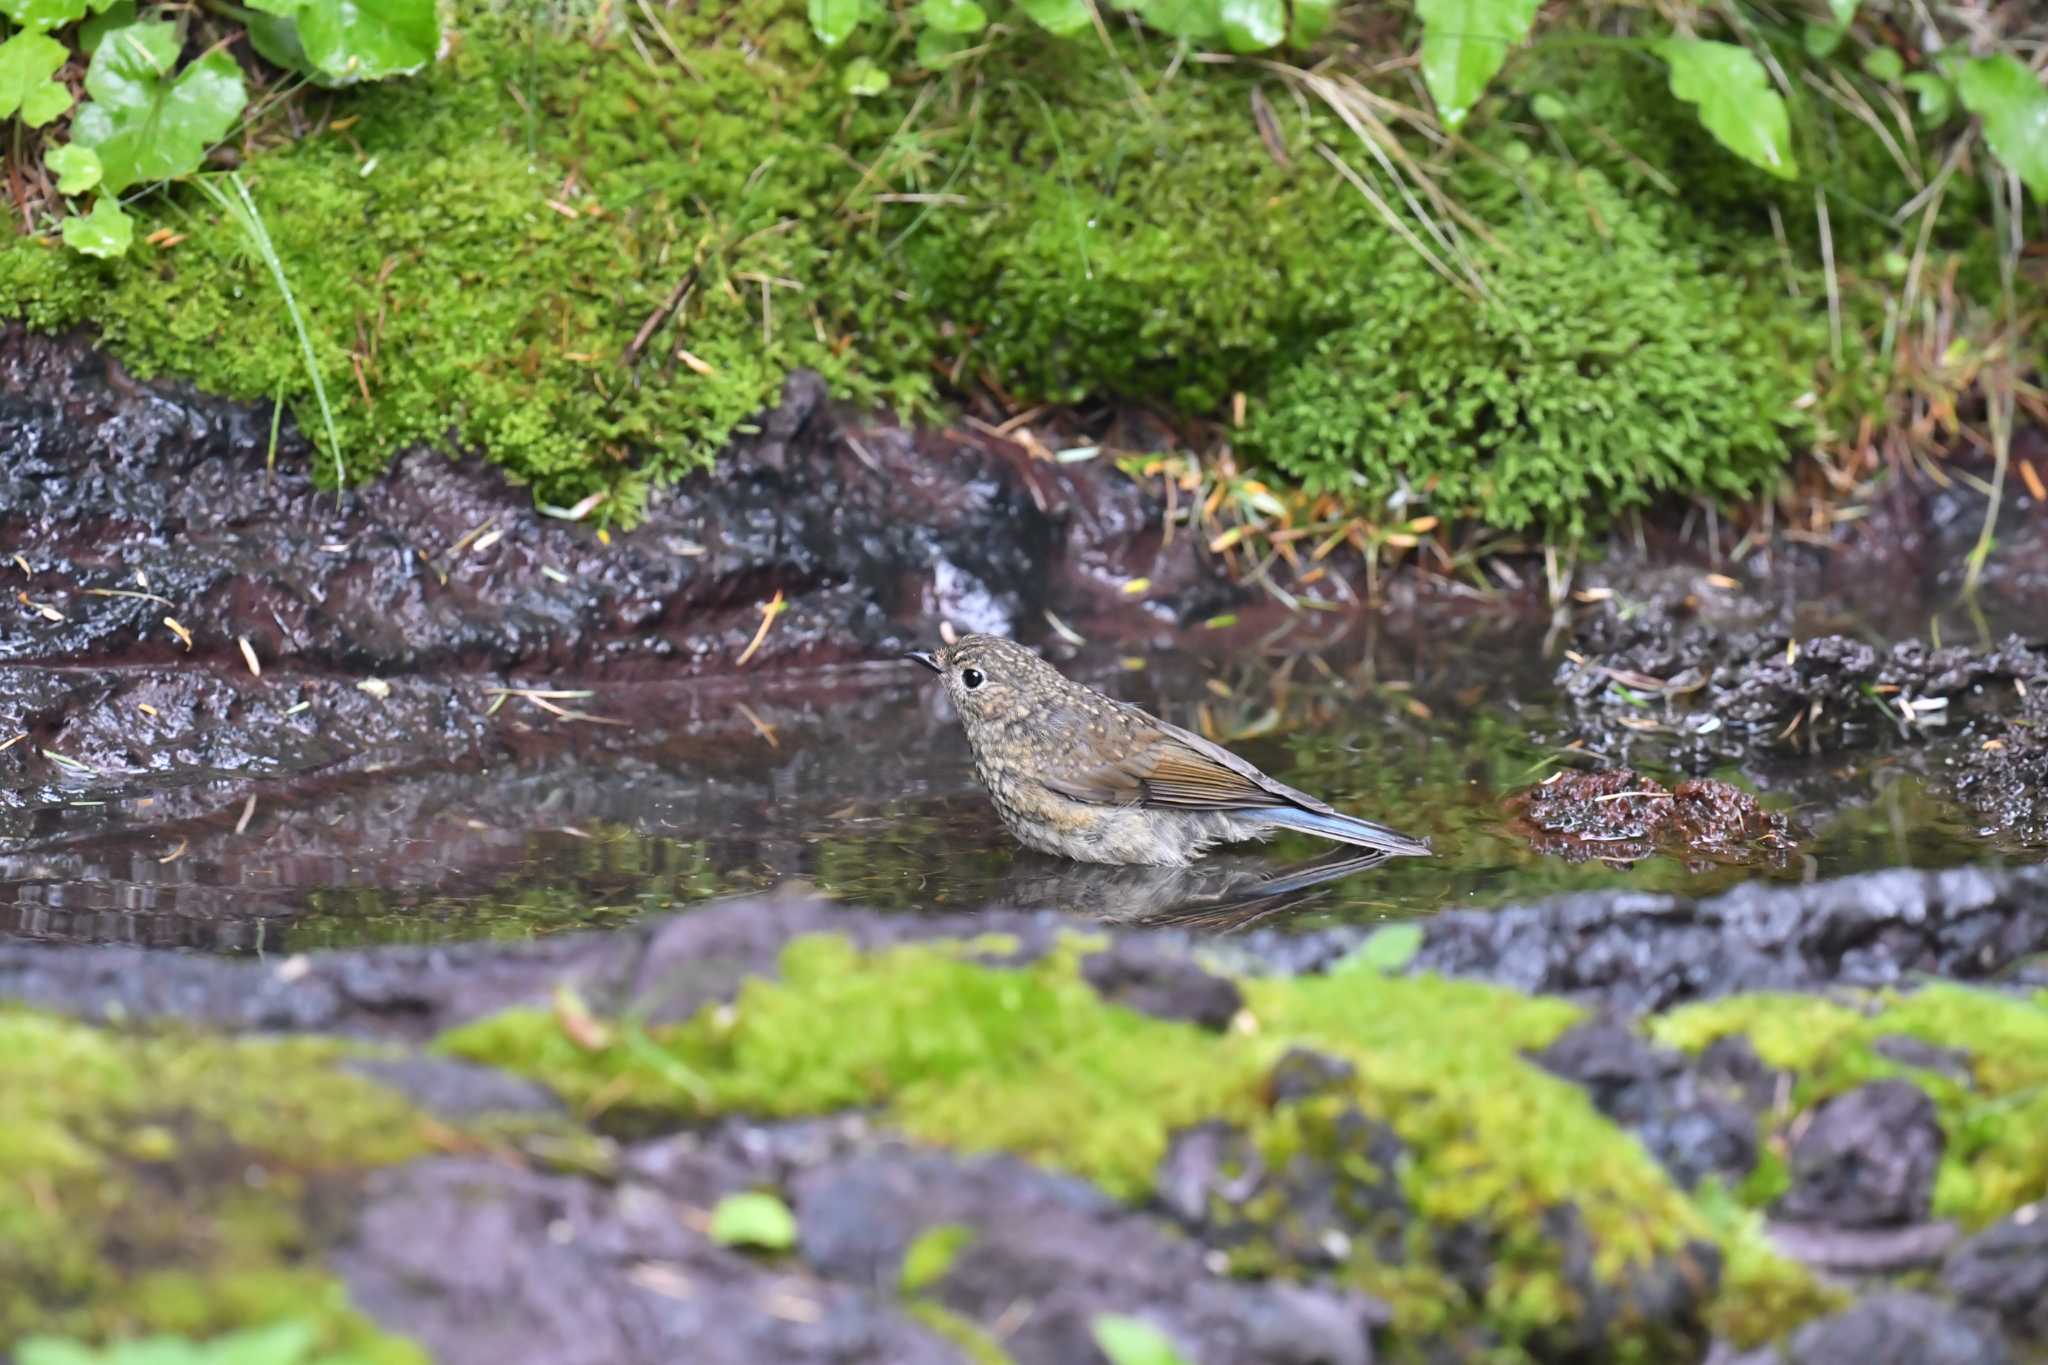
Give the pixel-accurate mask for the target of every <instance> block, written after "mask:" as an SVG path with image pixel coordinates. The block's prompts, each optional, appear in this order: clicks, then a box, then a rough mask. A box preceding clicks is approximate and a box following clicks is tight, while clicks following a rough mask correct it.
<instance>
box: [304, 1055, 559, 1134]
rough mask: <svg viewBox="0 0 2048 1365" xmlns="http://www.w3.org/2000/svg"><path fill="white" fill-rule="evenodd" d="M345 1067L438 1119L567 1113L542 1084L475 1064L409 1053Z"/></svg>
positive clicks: (354, 1060) (358, 1061) (353, 1061)
mask: <svg viewBox="0 0 2048 1365" xmlns="http://www.w3.org/2000/svg"><path fill="white" fill-rule="evenodd" d="M342 1066H343V1068H344V1069H346V1070H349V1071H354V1072H357V1073H359V1074H361V1075H364V1076H368V1077H369V1078H370V1079H371V1080H373V1081H376V1082H378V1083H379V1084H381V1085H386V1086H389V1087H390V1088H391V1089H393V1090H396V1091H397V1092H398V1093H399V1094H401V1095H403V1096H405V1097H406V1098H407V1099H409V1100H411V1101H412V1102H413V1103H414V1104H415V1105H417V1106H419V1107H420V1108H421V1109H424V1110H426V1111H427V1112H428V1113H430V1114H432V1115H434V1116H435V1117H436V1118H441V1119H446V1120H448V1121H450V1122H461V1121H463V1120H465V1119H474V1118H477V1117H480V1116H482V1115H485V1114H562V1113H566V1112H567V1111H566V1110H565V1108H564V1107H563V1105H562V1102H561V1100H560V1099H558V1098H557V1097H556V1096H555V1093H554V1092H553V1091H551V1090H549V1089H548V1088H547V1087H546V1086H544V1085H541V1084H539V1083H538V1082H535V1081H529V1080H527V1079H526V1078H525V1077H523V1076H514V1075H512V1074H511V1073H509V1072H505V1071H499V1070H496V1069H495V1068H492V1067H488V1066H478V1065H476V1064H475V1063H473V1062H462V1061H457V1060H455V1059H454V1058H452V1057H429V1056H426V1055H424V1054H422V1053H413V1054H411V1055H408V1056H404V1057H359V1058H352V1059H350V1060H348V1061H345V1062H343V1063H342Z"/></svg>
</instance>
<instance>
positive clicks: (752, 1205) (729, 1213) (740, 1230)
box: [711, 1191, 796, 1251]
mask: <svg viewBox="0 0 2048 1365" xmlns="http://www.w3.org/2000/svg"><path fill="white" fill-rule="evenodd" d="M711 1240H712V1241H714V1242H716V1243H718V1244H719V1245H720V1246H728V1247H760V1248H761V1249H762V1250H764V1251H787V1250H789V1248H791V1247H793V1246H795V1245H796V1215H795V1214H793V1213H791V1212H790V1211H789V1205H787V1204H785V1203H783V1202H782V1201H781V1200H780V1199H777V1198H776V1197H775V1196H774V1195H772V1194H761V1193H759V1192H758V1191H749V1192H747V1193H745V1194H729V1195H727V1196H726V1197H725V1198H723V1199H721V1200H719V1201H718V1207H717V1208H715V1209H713V1210H712V1211H711Z"/></svg>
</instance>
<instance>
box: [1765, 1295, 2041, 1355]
mask: <svg viewBox="0 0 2048 1365" xmlns="http://www.w3.org/2000/svg"><path fill="white" fill-rule="evenodd" d="M2011 1359H2012V1356H2011V1353H2010V1352H2009V1351H2008V1350H2007V1348H2006V1344H2005V1341H2004V1340H2003V1338H2001V1337H2000V1336H1999V1334H1998V1329H1997V1327H1996V1326H1995V1325H1994V1324H1993V1323H1992V1322H1991V1321H1990V1320H1988V1319H1987V1318H1985V1317H1984V1316H1983V1315H1981V1314H1977V1313H1973V1312H1970V1311H1968V1310H1965V1309H1959V1308H1956V1307H1954V1306H1953V1305H1950V1304H1946V1303H1943V1302H1942V1301H1941V1300H1940V1299H1937V1298H1934V1297H1932V1296H1930V1295H1927V1294H1915V1293H1906V1292H1902V1291H1897V1290H1884V1291H1880V1292H1878V1293H1876V1294H1872V1295H1870V1296H1869V1297H1868V1298H1865V1299H1862V1300H1860V1301H1859V1302H1857V1303H1855V1304H1853V1305H1852V1306H1850V1307H1849V1308H1846V1309H1844V1310H1843V1311H1842V1312H1840V1313H1837V1314H1835V1315H1834V1316H1833V1317H1829V1318H1823V1319H1821V1320H1820V1321H1818V1322H1811V1323H1808V1324H1807V1325H1806V1326H1804V1327H1802V1328H1800V1329H1799V1330H1798V1331H1796V1332H1794V1333H1793V1334H1792V1339H1791V1341H1790V1342H1789V1343H1788V1344H1787V1345H1786V1347H1785V1349H1784V1351H1783V1353H1782V1354H1780V1355H1778V1356H1777V1357H1776V1360H1777V1362H1780V1363H1781V1365H2007V1362H2009V1361H2010V1360H2011Z"/></svg>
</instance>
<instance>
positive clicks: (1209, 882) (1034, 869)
mask: <svg viewBox="0 0 2048 1365" xmlns="http://www.w3.org/2000/svg"><path fill="white" fill-rule="evenodd" d="M1385 861H1387V855H1386V854H1385V853H1381V852H1378V851H1368V852H1363V853H1361V852H1359V851H1358V850H1356V849H1341V850H1337V851H1335V852H1331V853H1326V854H1324V855H1323V856H1321V857H1319V858H1315V859H1312V860H1310V861H1308V862H1303V863H1295V864H1292V865H1289V866H1276V865H1275V864H1274V863H1273V861H1272V860H1271V859H1267V858H1258V857H1252V856H1242V857H1216V856H1211V857H1208V858H1205V859H1203V860H1202V861H1200V862H1198V863H1195V864H1194V865H1192V866H1189V867H1150V866H1143V865H1133V866H1124V867H1112V866H1103V865H1100V864H1093V863H1073V862H1068V861H1066V860H1065V859H1060V858H1050V857H1044V856H1041V855H1038V854H1028V855H1025V856H1024V857H1021V858H1019V859H1018V861H1017V863H1016V864H1015V865H1013V866H1012V868H1011V870H1010V871H1009V872H1008V873H1007V874H1006V875H1005V876H1004V877H1003V878H1002V880H1001V881H1000V882H999V883H998V884H997V886H996V888H995V894H994V897H993V899H994V900H995V901H996V902H997V903H998V904H1007V905H1014V906H1017V907H1018V908H1020V909H1038V908H1050V909H1057V910H1061V911H1065V912H1066V913H1068V914H1072V915H1086V916H1088V917H1090V918H1093V919H1098V920H1102V921H1103V922H1105V923H1108V924H1115V925H1119V926H1126V927H1153V928H1164V927H1172V928H1180V929H1195V930H1204V931H1207V932H1211V933H1219V934H1228V933H1236V932H1238V931H1241V930H1244V929H1248V928H1250V927H1251V926H1252V925H1254V924H1259V923H1263V922H1264V921H1266V920H1269V919H1272V918H1273V917H1274V916H1276V915H1281V914H1285V913H1287V912H1289V911H1293V910H1299V909H1300V908H1302V907H1303V906H1305V905H1307V904H1309V903H1310V902H1312V901H1314V900H1316V899H1317V898H1318V897H1320V896H1321V895H1322V894H1323V893H1324V892H1326V891H1327V890H1328V889H1329V888H1330V886H1331V884H1332V883H1334V882H1337V881H1340V880H1342V879H1343V878H1345V877H1349V876H1352V875H1354V874H1356V873H1360V872H1366V871H1370V870H1371V869H1373V868H1375V867H1378V866H1379V865H1380V864H1381V863H1383V862H1385Z"/></svg>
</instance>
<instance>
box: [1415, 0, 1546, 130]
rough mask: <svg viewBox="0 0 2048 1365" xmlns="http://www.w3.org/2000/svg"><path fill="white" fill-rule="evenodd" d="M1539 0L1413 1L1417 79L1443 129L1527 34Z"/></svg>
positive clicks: (1459, 119) (1459, 118) (1456, 120)
mask: <svg viewBox="0 0 2048 1365" xmlns="http://www.w3.org/2000/svg"><path fill="white" fill-rule="evenodd" d="M1538 3H1539V0H1417V3H1416V6H1415V11H1416V13H1417V14H1419V15H1421V16H1422V80H1423V83H1424V84H1425V85H1427V86H1428V87H1429V95H1430V98H1431V99H1433V100H1435V101H1436V114H1437V117H1438V118H1439V119H1441V120H1442V121H1443V124H1444V126H1445V127H1446V128H1456V127H1457V126H1458V125H1459V124H1461V123H1463V122H1464V121H1465V116H1466V115H1467V114H1470V113H1471V112H1472V106H1473V105H1474V104H1476V103H1478V102H1479V97H1480V95H1482V94H1484V93H1485V91H1486V86H1487V83H1488V82H1489V81H1491V80H1492V79H1493V78H1494V76H1495V75H1497V74H1498V73H1499V71H1500V68H1501V64H1502V63H1504V62H1506V61H1507V59H1508V51H1509V49H1511V48H1513V47H1514V46H1515V45H1516V44H1517V43H1520V42H1521V41H1522V40H1523V39H1524V38H1526V37H1528V36H1529V28H1530V25H1532V24H1534V23H1535V22H1536V9H1537V6H1538Z"/></svg>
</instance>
